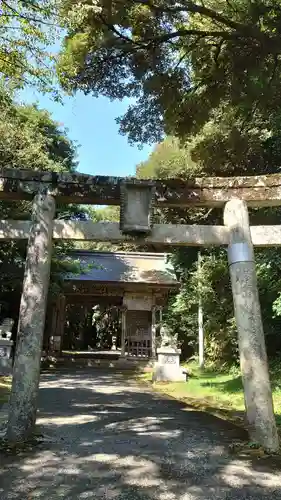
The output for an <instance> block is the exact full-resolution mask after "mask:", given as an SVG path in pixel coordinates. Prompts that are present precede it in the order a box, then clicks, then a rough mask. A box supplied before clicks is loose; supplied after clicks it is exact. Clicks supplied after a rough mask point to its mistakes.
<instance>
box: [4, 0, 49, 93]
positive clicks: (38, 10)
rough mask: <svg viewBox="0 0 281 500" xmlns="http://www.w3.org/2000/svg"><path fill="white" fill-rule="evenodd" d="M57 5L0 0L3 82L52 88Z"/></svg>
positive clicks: (43, 0)
mask: <svg viewBox="0 0 281 500" xmlns="http://www.w3.org/2000/svg"><path fill="white" fill-rule="evenodd" d="M58 7H59V2H56V1H55V0H29V1H26V0H1V11H0V76H1V77H2V78H3V79H4V81H5V82H10V83H11V84H12V85H13V86H14V87H17V88H20V87H24V86H25V85H36V86H37V87H38V89H39V90H40V91H43V92H46V91H51V90H52V91H54V89H55V85H54V78H55V71H54V62H55V56H54V53H53V51H52V50H51V48H50V47H51V45H52V44H54V43H55V41H56V40H57V38H58V37H59V16H58ZM54 96H55V94H54Z"/></svg>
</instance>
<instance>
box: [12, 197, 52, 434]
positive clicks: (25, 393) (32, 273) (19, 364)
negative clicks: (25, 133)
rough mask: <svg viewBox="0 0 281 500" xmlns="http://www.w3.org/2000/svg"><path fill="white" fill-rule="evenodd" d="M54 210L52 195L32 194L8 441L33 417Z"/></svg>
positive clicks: (22, 431)
mask: <svg viewBox="0 0 281 500" xmlns="http://www.w3.org/2000/svg"><path fill="white" fill-rule="evenodd" d="M54 212H55V202H54V199H53V198H51V197H50V196H48V195H47V196H46V195H38V196H36V198H35V200H34V205H33V220H32V226H31V231H30V236H29V241H28V248H27V257H26V265H25V274H24V282H23V291H22V298H21V304H20V315H19V323H18V335H17V347H16V355H15V362H14V373H13V383H12V391H11V397H10V406H9V420H8V427H7V438H8V439H9V441H10V442H17V441H22V440H25V439H26V438H28V436H29V434H30V433H31V432H32V430H33V426H34V424H35V419H36V411H37V393H38V385H39V376H40V359H41V350H42V341H43V332H44V325H45V314H46V303H47V294H48V287H49V277H50V265H51V253H52V232H53V217H54Z"/></svg>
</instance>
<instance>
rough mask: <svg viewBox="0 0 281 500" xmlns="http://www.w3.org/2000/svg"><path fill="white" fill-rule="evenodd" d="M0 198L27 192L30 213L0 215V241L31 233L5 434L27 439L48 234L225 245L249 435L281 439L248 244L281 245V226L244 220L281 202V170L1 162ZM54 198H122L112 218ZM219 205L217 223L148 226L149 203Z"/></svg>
mask: <svg viewBox="0 0 281 500" xmlns="http://www.w3.org/2000/svg"><path fill="white" fill-rule="evenodd" d="M0 199H1V200H9V201H11V200H31V199H34V202H33V215H32V220H31V221H10V220H5V221H1V222H0V239H6V240H10V239H28V246H27V258H26V266H25V275H24V282H23V292H22V299H21V306H20V315H19V324H18V342H17V349H16V355H15V363H14V373H13V384H12V392H11V397H10V409H9V420H8V428H7V438H8V440H9V441H10V442H15V441H18V440H23V439H26V438H27V437H28V436H29V434H30V433H31V432H32V430H33V427H34V423H35V419H36V410H37V403H36V401H37V392H38V386H39V377H40V357H41V348H42V338H43V331H44V324H45V313H46V300H47V293H48V287H49V275H50V263H51V253H52V239H66V240H67V239H68V240H90V241H112V242H122V241H128V240H129V241H134V242H136V243H137V244H138V245H141V244H147V243H152V244H153V245H154V246H157V245H161V246H162V247H163V245H165V246H179V245H184V246H186V245H195V246H200V245H203V246H209V245H228V257H229V269H230V277H231V283H232V291H233V301H234V309H235V317H236V324H237V331H238V343H239V352H240V362H241V371H242V378H243V384H244V394H245V404H246V413H247V418H248V423H249V429H250V435H251V439H252V440H254V441H257V442H259V443H260V444H261V445H262V446H264V447H265V448H266V449H268V450H271V451H276V450H277V449H278V447H279V442H278V435H277V430H276V424H275V419H274V412H273V403H272V394H271V387H270V381H269V374H268V366H267V356H266V349H265V341H264V333H263V327H262V319H261V312H260V304H259V297H258V289H257V279H256V271H255V261H254V252H253V245H257V246H273V245H278V246H280V245H281V226H258V227H257V226H256V227H250V226H249V217H248V209H247V205H248V206H251V207H261V206H280V205H281V175H280V174H274V175H265V176H253V177H235V178H203V179H193V180H190V181H183V180H179V179H168V180H161V181H160V180H155V181H145V180H143V181H142V180H137V179H131V178H128V179H122V178H116V177H91V176H88V175H83V174H76V173H75V174H68V173H67V174H66V173H54V172H30V171H20V170H5V169H4V170H2V171H1V172H0ZM57 202H59V203H60V202H63V203H79V204H96V205H98V204H100V205H120V225H119V224H115V223H97V224H95V223H93V222H89V221H86V222H72V221H61V220H54V215H55V206H56V203H57ZM155 205H156V206H158V207H172V208H173V207H194V206H201V207H202V206H206V207H221V208H223V210H224V225H223V226H197V225H195V226H190V225H173V224H167V225H166V224H160V225H155V226H154V225H153V208H154V206H155Z"/></svg>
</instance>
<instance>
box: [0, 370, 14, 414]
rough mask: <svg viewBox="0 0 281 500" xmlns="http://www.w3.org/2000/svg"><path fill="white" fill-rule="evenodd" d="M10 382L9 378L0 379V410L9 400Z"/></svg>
mask: <svg viewBox="0 0 281 500" xmlns="http://www.w3.org/2000/svg"><path fill="white" fill-rule="evenodd" d="M11 382H12V379H11V377H0V408H1V406H2V405H3V404H4V403H7V401H8V399H9V395H10V390H11Z"/></svg>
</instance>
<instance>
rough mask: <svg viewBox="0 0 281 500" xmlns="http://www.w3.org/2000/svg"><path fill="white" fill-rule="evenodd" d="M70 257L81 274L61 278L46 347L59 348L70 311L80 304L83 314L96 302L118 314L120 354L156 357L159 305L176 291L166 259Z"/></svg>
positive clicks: (116, 254) (110, 255) (149, 255)
mask: <svg viewBox="0 0 281 500" xmlns="http://www.w3.org/2000/svg"><path fill="white" fill-rule="evenodd" d="M68 259H69V260H70V261H76V262H79V263H80V265H81V266H82V269H83V272H82V273H81V274H69V275H67V276H65V277H64V294H61V295H60V296H59V297H58V299H57V300H56V302H55V303H53V304H52V305H51V311H50V317H51V318H52V319H51V324H50V325H49V328H48V330H49V349H50V350H51V351H54V352H57V353H58V352H60V351H61V350H62V347H63V339H64V336H65V335H66V333H65V330H66V315H67V309H68V308H69V307H71V306H72V305H73V307H74V305H77V304H80V305H81V307H82V308H84V309H85V311H86V312H87V311H89V310H91V309H92V308H93V305H95V304H99V305H101V306H103V307H114V308H115V309H116V308H117V309H118V311H119V312H120V315H121V335H120V342H119V346H120V347H119V354H120V355H121V356H124V357H125V356H126V357H127V356H130V357H132V356H134V357H145V358H154V357H155V356H156V342H155V341H156V335H157V331H156V329H157V328H156V327H157V325H160V323H161V321H162V310H163V307H164V306H165V305H166V304H167V301H168V297H169V294H170V293H171V292H173V291H175V290H176V289H177V288H178V287H179V282H178V281H177V278H176V276H175V273H174V270H173V268H172V266H169V264H168V263H167V255H166V254H163V253H143V252H142V253H135V252H131V253H126V252H93V251H84V250H76V251H72V252H70V253H68ZM69 326H70V328H71V324H70V325H68V328H69Z"/></svg>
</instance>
